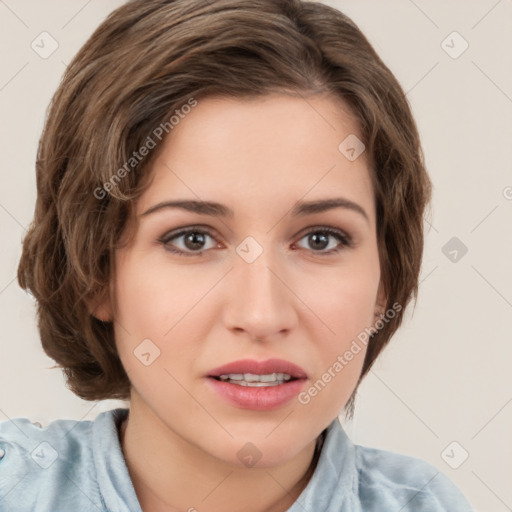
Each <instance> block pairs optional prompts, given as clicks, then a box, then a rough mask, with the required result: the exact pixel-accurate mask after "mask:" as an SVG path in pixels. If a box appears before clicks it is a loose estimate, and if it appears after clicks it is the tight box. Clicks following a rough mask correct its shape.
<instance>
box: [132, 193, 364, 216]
mask: <svg viewBox="0 0 512 512" xmlns="http://www.w3.org/2000/svg"><path fill="white" fill-rule="evenodd" d="M168 208H179V209H182V210H186V211H189V212H193V213H198V214H201V215H211V216H212V217H228V218H233V217H234V215H235V214H234V212H233V210H231V208H228V207H227V206H225V205H223V204H221V203H216V202H213V201H195V200H185V199H177V200H174V201H162V202H161V203H157V204H155V205H153V206H151V207H150V208H148V209H147V210H146V211H145V212H144V213H142V214H141V217H143V216H147V215H151V214H152V213H155V212H158V211H161V210H164V209H168ZM334 208H344V209H346V210H351V211H353V212H356V213H359V214H360V215H361V216H363V217H364V218H365V219H366V220H367V221H368V222H369V220H370V219H369V217H368V214H367V213H366V211H365V210H364V209H363V208H362V207H361V206H360V205H358V204H357V203H354V202H353V201H350V200H349V199H345V198H343V197H335V198H331V199H319V200H316V201H299V202H297V203H296V204H295V206H294V207H293V209H292V212H291V214H292V216H294V217H304V216H306V215H313V214H315V213H321V212H325V211H328V210H333V209H334Z"/></svg>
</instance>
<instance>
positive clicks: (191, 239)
mask: <svg viewBox="0 0 512 512" xmlns="http://www.w3.org/2000/svg"><path fill="white" fill-rule="evenodd" d="M208 238H211V239H212V240H213V241H214V242H213V243H210V245H209V246H208V244H207V239H208ZM180 239H182V240H181V242H179V240H180ZM176 240H177V241H178V242H179V243H176V242H175V241H176ZM158 241H159V242H160V243H161V244H162V245H163V246H164V247H165V249H166V250H168V251H170V252H173V253H175V254H179V255H180V256H192V255H198V254H202V253H203V251H206V250H208V249H211V248H213V247H216V246H217V243H216V242H215V239H214V238H213V236H212V235H211V234H210V232H209V231H207V230H205V229H204V228H201V229H200V228H198V227H190V228H187V229H182V230H179V231H175V232H171V233H166V234H165V235H163V236H162V237H161V238H159V239H158ZM171 242H173V243H171Z"/></svg>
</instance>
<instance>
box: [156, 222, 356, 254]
mask: <svg viewBox="0 0 512 512" xmlns="http://www.w3.org/2000/svg"><path fill="white" fill-rule="evenodd" d="M194 232H200V233H203V234H206V235H208V236H209V237H211V238H212V239H213V240H215V241H216V243H217V244H219V243H220V242H218V240H217V236H216V235H215V234H214V230H212V228H210V227H209V226H205V225H190V226H183V227H181V228H176V229H174V230H171V231H168V232H166V233H165V234H163V235H162V236H161V237H159V238H158V242H159V243H161V244H162V245H164V248H165V249H166V250H168V251H170V252H172V253H175V254H179V255H182V256H198V255H203V253H205V252H208V251H210V250H211V249H204V250H201V251H184V250H182V249H175V248H171V247H170V246H169V245H168V244H169V242H170V241H171V240H173V239H176V238H180V237H182V236H185V235H188V234H190V233H194ZM318 232H320V233H326V234H328V235H329V236H332V237H334V238H336V239H337V240H338V242H339V244H338V246H337V247H336V248H334V249H330V250H329V251H314V250H310V252H311V253H313V254H314V255H319V256H323V255H325V256H327V255H331V254H338V253H339V252H340V251H341V250H342V249H344V248H351V247H353V246H354V242H353V239H352V237H351V236H350V235H349V234H348V233H347V232H346V231H345V230H342V229H340V228H335V227H333V226H329V225H315V226H309V227H307V228H305V229H304V230H302V231H300V232H299V233H298V234H296V235H295V236H294V239H298V240H297V241H298V242H299V241H300V240H302V239H303V238H304V237H306V236H307V235H309V234H312V233H318ZM295 243H297V242H294V244H295ZM305 250H307V249H305Z"/></svg>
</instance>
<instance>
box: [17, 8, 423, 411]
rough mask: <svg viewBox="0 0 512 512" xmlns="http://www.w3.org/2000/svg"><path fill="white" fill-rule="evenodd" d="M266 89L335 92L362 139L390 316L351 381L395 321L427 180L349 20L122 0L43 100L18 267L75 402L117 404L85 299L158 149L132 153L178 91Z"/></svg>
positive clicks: (171, 107) (395, 101)
mask: <svg viewBox="0 0 512 512" xmlns="http://www.w3.org/2000/svg"><path fill="white" fill-rule="evenodd" d="M272 92H285V93H287V94H296V95H309V94H323V93H327V94H333V95H334V96H336V97H338V98H340V99H342V100H343V101H344V102H345V103H346V104H347V105H348V106H349V108H350V109H351V111H352V112H353V114H354V115H355V117H356V119H357V120H358V123H359V126H360V132H361V137H362V139H363V142H364V144H365V145H366V157H367V158H368V161H369V165H370V167H371V174H372V179H373V182H374V190H375V201H376V209H377V236H378V246H379V255H380V262H381V275H382V282H383V285H384V289H385V293H386V296H387V305H388V307H390V305H392V304H395V303H398V304H400V305H401V306H402V309H401V311H397V312H396V315H395V316H394V318H392V319H390V320H389V321H387V322H386V323H385V325H384V326H383V328H382V329H380V330H379V331H378V332H377V333H375V334H374V335H373V336H372V338H371V339H370V341H369V343H368V349H367V353H366V358H365V361H364V366H363V370H362V373H361V376H360V380H361V379H362V378H363V377H364V376H365V375H366V373H367V372H368V370H369V369H370V367H371V365H372V364H373V362H374V361H375V359H376V358H377V356H378V355H379V353H380V352H381V350H382V349H383V348H384V346H385V345H386V344H387V343H388V341H389V339H390V337H391V336H392V335H393V333H394V332H395V331H396V329H397V328H398V327H399V326H400V324H401V322H402V316H403V312H404V310H405V307H406V305H407V304H408V303H409V301H410V299H411V298H412V297H413V296H414V297H415V298H416V295H417V289H418V276H419V271H420V264H421V258H422V251H423V213H424V209H425V207H426V205H427V204H428V201H429V199H430V187H431V185H430V181H429V178H428V176H427V174H426V171H425V167H424V162H423V154H422V150H421V147H420V141H419V136H418V132H417V128H416V125H415V122H414V120H413V117H412V114H411V111H410V107H409V105H408V102H407V99H406V97H405V94H404V92H403V90H402V89H401V87H400V85H399V83H398V82H397V80H396V78H395V77H394V76H393V74H392V73H391V72H390V70H389V69H388V68H387V67H386V66H385V65H384V63H383V62H382V61H381V59H380V58H379V57H378V55H377V54H376V53H375V51H374V50H373V48H372V47H371V45H370V43H369V42H368V41H367V39H366V38H365V37H364V35H363V34H362V33H361V31H360V30H359V29H358V27H357V26H356V25H355V24H354V22H352V21H351V20H350V19H349V18H348V17H347V16H345V15H344V14H342V13H341V12H339V11H338V10H336V9H334V8H331V7H328V6H326V5H323V4H321V3H317V2H302V1H300V0H211V1H208V2H204V1H203V0H182V1H180V0H174V1H173V0H132V1H129V2H127V3H126V4H125V5H123V6H121V7H120V8H118V9H117V10H115V11H114V12H113V13H111V14H110V16H109V17H108V18H107V19H106V20H105V21H104V22H103V23H102V24H101V25H100V26H99V27H98V28H97V30H96V31H95V32H94V34H93V35H92V36H91V37H90V39H89V40H88V41H87V42H86V43H85V45H84V46H83V47H82V48H81V49H80V51H79V52H78V54H77V55H76V56H75V58H74V59H73V61H72V62H71V64H70V65H69V66H68V68H67V70H66V72H65V75H64V77H63V79H62V82H61V84H60V86H59V88H58V90H57V91H56V93H55V95H54V97H53V99H52V102H51V105H50V107H49V112H48V116H47V120H46V124H45V128H44V131H43V134H42V137H41V140H40V142H39V148H38V154H37V163H36V175H37V192H38V193H37V202H36V207H35V214H34V220H33V222H32V224H31V226H30V229H29V232H28V234H27V235H26V237H25V239H24V242H23V253H22V256H21V260H20V263H19V267H18V281H19V283H20V285H21V287H22V288H24V289H28V290H30V291H31V292H32V294H33V295H34V297H35V299H36V300H37V305H38V310H37V314H38V327H39V331H40V335H41V341H42V345H43V348H44V350H45V352H46V353H47V354H48V355H49V356H50V357H51V358H52V359H54V360H55V361H56V362H57V363H58V365H59V366H60V367H62V368H63V370H64V372H65V374H66V378H67V383H68V387H69V388H70V389H71V390H72V391H73V392H74V393H76V394H77V395H78V396H80V397H81V398H83V399H86V400H99V399H105V398H122V399H126V398H128V397H129V390H130V382H129V379H128V376H127V374H126V372H125V370H124V368H123V366H122V364H121V361H120V359H119V356H118V354H117V351H116V347H115V342H114V330H113V325H112V323H111V322H102V321H100V320H98V319H97V318H96V317H94V316H93V315H92V314H91V312H90V309H89V304H90V301H91V300H93V298H94V297H97V296H98V294H99V293H104V290H106V289H108V288H109V284H110V283H111V279H112V277H113V273H114V266H113V263H114V253H115V249H116V246H117V244H118V242H119V238H120V235H121V233H122V232H123V230H124V228H125V225H126V224H127V221H128V219H129V218H130V215H131V212H132V209H133V203H134V200H136V199H137V198H138V197H139V196H140V195H141V193H142V192H143V191H144V189H145V187H147V185H148V183H149V181H148V176H149V173H148V172H145V169H147V167H148V165H149V163H150V162H151V161H152V158H154V156H155V154H156V153H157V150H155V151H152V152H151V155H150V156H149V157H148V158H145V159H141V160H140V161H138V160H137V161H135V160H133V158H134V154H135V153H136V152H137V151H138V150H139V148H141V147H143V146H144V145H145V144H146V143H147V141H148V137H151V136H152V134H154V130H155V128H156V127H158V126H167V127H168V125H169V118H170V116H171V115H172V113H173V112H176V109H180V108H181V107H182V106H183V105H185V104H187V102H190V99H191V98H195V100H196V101H200V100H201V98H204V97H207V96H213V95H224V96H232V97H240V98H243V97H246V98H249V97H255V96H261V95H264V94H268V93H272ZM165 123H167V125H166V124H165ZM166 131H167V130H166ZM153 139H154V137H153ZM340 142H341V141H340ZM130 159H132V160H130ZM127 162H131V163H130V165H129V166H127ZM122 169H124V172H122ZM114 178H115V182H114V181H113V180H114ZM107 190H108V193H106V192H105V191H107ZM358 384H359V383H358ZM356 389H357V388H356ZM354 397H355V391H354V393H353V394H352V396H351V398H350V400H349V402H348V403H347V407H348V408H349V409H351V410H352V408H353V400H354Z"/></svg>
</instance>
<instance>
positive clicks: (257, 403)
mask: <svg viewBox="0 0 512 512" xmlns="http://www.w3.org/2000/svg"><path fill="white" fill-rule="evenodd" d="M207 380H208V382H209V383H210V385H211V386H212V387H213V389H214V390H215V391H216V392H217V393H218V394H219V395H220V396H221V397H222V398H224V399H225V400H227V401H228V402H229V403H231V404H232V405H234V406H236V407H240V408H242V409H253V410H255V411H270V410H272V409H277V408H278V407H282V406H283V405H285V404H287V403H288V402H290V401H291V400H293V398H295V397H296V396H297V395H298V394H299V393H300V391H301V389H302V388H303V387H304V383H305V382H306V379H297V380H293V381H291V382H285V383H283V384H279V385H278V386H266V387H251V386H239V385H238V384H230V383H229V382H223V381H220V380H216V379H214V378H212V377H208V379H207Z"/></svg>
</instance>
